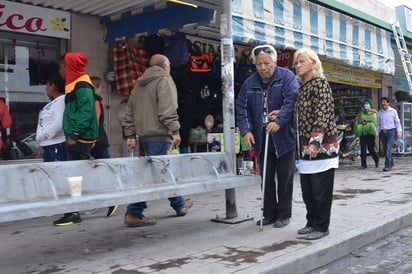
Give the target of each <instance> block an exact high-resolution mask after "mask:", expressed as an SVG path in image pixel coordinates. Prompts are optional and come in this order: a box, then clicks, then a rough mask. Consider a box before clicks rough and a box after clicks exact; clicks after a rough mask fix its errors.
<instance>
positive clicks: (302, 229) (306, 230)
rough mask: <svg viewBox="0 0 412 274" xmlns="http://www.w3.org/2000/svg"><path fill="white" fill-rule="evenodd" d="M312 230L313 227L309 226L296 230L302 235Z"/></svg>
mask: <svg viewBox="0 0 412 274" xmlns="http://www.w3.org/2000/svg"><path fill="white" fill-rule="evenodd" d="M312 232H313V227H311V226H305V227H304V228H301V229H299V230H298V234H299V235H303V234H309V233H312Z"/></svg>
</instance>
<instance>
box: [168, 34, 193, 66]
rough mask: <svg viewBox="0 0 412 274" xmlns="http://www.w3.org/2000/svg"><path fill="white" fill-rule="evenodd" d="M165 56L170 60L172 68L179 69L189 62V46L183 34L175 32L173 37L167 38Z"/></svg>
mask: <svg viewBox="0 0 412 274" xmlns="http://www.w3.org/2000/svg"><path fill="white" fill-rule="evenodd" d="M164 41H165V47H164V55H166V56H167V58H169V61H170V66H171V67H177V66H180V65H183V64H187V62H188V61H189V47H188V46H189V45H188V43H187V39H186V36H185V35H184V33H182V32H175V33H174V34H173V35H172V36H169V37H165V38H164Z"/></svg>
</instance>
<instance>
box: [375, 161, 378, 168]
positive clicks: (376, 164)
mask: <svg viewBox="0 0 412 274" xmlns="http://www.w3.org/2000/svg"><path fill="white" fill-rule="evenodd" d="M378 166H379V159H378V160H376V161H375V167H378Z"/></svg>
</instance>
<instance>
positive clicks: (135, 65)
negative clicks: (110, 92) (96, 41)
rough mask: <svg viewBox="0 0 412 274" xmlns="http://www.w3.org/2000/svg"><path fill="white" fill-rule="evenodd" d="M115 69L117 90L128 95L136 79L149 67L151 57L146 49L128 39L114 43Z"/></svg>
mask: <svg viewBox="0 0 412 274" xmlns="http://www.w3.org/2000/svg"><path fill="white" fill-rule="evenodd" d="M112 50H113V69H114V79H115V85H116V92H117V93H118V94H120V95H124V96H128V95H129V94H130V92H131V91H132V90H133V88H134V86H135V85H136V80H137V78H138V77H140V76H141V75H142V74H143V72H144V71H145V70H146V68H147V67H149V59H148V57H147V54H146V52H145V51H144V50H141V49H138V48H137V47H135V46H133V45H131V44H130V43H129V42H128V41H127V40H125V41H120V42H118V43H115V44H113V46H112Z"/></svg>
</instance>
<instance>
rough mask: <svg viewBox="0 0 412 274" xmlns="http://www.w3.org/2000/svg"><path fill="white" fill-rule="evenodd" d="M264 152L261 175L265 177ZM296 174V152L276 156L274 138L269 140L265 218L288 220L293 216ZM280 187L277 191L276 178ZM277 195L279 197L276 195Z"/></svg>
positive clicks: (264, 202) (264, 206)
mask: <svg viewBox="0 0 412 274" xmlns="http://www.w3.org/2000/svg"><path fill="white" fill-rule="evenodd" d="M263 158H264V150H263V149H262V151H261V152H260V157H259V165H260V172H261V173H260V174H262V176H263ZM294 174H295V151H294V150H292V151H289V152H288V153H286V154H285V155H282V156H280V157H279V158H278V157H277V156H276V153H275V148H274V144H273V141H272V138H270V139H269V145H268V157H267V168H266V180H265V193H264V201H263V216H264V217H265V218H273V219H286V218H290V217H291V216H292V194H293V176H294ZM275 176H276V177H277V183H278V187H277V189H276V178H275ZM276 194H277V195H276Z"/></svg>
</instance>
